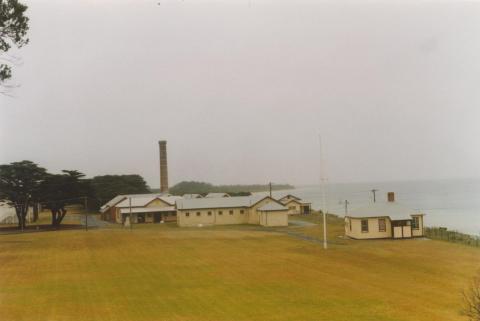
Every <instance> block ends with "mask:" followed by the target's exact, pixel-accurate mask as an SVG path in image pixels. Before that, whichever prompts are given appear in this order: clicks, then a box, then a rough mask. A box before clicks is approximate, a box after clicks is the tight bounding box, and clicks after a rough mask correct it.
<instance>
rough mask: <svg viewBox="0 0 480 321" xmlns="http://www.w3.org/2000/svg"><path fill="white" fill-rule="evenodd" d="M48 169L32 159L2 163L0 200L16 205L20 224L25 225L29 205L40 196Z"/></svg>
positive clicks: (0, 166) (0, 167) (0, 170)
mask: <svg viewBox="0 0 480 321" xmlns="http://www.w3.org/2000/svg"><path fill="white" fill-rule="evenodd" d="M46 173H47V172H46V170H45V169H44V168H42V167H39V166H38V165H37V164H35V163H33V162H31V161H26V160H25V161H21V162H14V163H10V164H6V165H0V200H1V201H4V202H7V203H8V204H10V205H12V206H14V207H15V212H16V214H17V218H18V226H19V227H20V228H23V227H25V223H26V222H25V219H26V216H27V213H28V209H29V207H30V206H31V205H32V204H33V202H34V201H35V200H38V199H39V197H40V184H42V182H43V180H44V179H45V177H46V175H47V174H46Z"/></svg>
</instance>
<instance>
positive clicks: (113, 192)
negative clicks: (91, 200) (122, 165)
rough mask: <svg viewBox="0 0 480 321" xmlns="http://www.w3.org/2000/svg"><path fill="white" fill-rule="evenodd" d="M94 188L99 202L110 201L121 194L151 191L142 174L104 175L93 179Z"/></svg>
mask: <svg viewBox="0 0 480 321" xmlns="http://www.w3.org/2000/svg"><path fill="white" fill-rule="evenodd" d="M92 188H93V190H94V194H95V198H96V199H97V200H98V202H99V204H103V203H105V202H108V201H109V200H111V199H112V198H114V197H115V196H117V195H119V194H142V193H150V189H149V188H148V185H147V183H146V182H145V180H144V179H143V178H142V176H140V175H103V176H95V177H94V178H93V179H92Z"/></svg>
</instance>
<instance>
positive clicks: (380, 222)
mask: <svg viewBox="0 0 480 321" xmlns="http://www.w3.org/2000/svg"><path fill="white" fill-rule="evenodd" d="M378 231H379V232H385V231H387V224H386V223H385V219H384V218H379V219H378Z"/></svg>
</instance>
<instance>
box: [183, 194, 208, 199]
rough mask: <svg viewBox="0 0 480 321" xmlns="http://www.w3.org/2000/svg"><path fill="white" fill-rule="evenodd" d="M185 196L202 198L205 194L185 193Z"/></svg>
mask: <svg viewBox="0 0 480 321" xmlns="http://www.w3.org/2000/svg"><path fill="white" fill-rule="evenodd" d="M182 197H183V198H202V197H203V196H202V195H200V194H183V196H182Z"/></svg>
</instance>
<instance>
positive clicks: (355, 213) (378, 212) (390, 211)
mask: <svg viewBox="0 0 480 321" xmlns="http://www.w3.org/2000/svg"><path fill="white" fill-rule="evenodd" d="M414 214H421V213H420V212H419V211H418V210H415V209H411V208H408V207H406V206H403V205H401V204H399V203H397V202H376V203H372V204H370V205H367V206H364V207H360V208H356V209H353V210H351V211H349V213H348V215H346V216H350V217H382V216H388V217H390V218H391V219H393V220H402V219H411V215H414Z"/></svg>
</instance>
